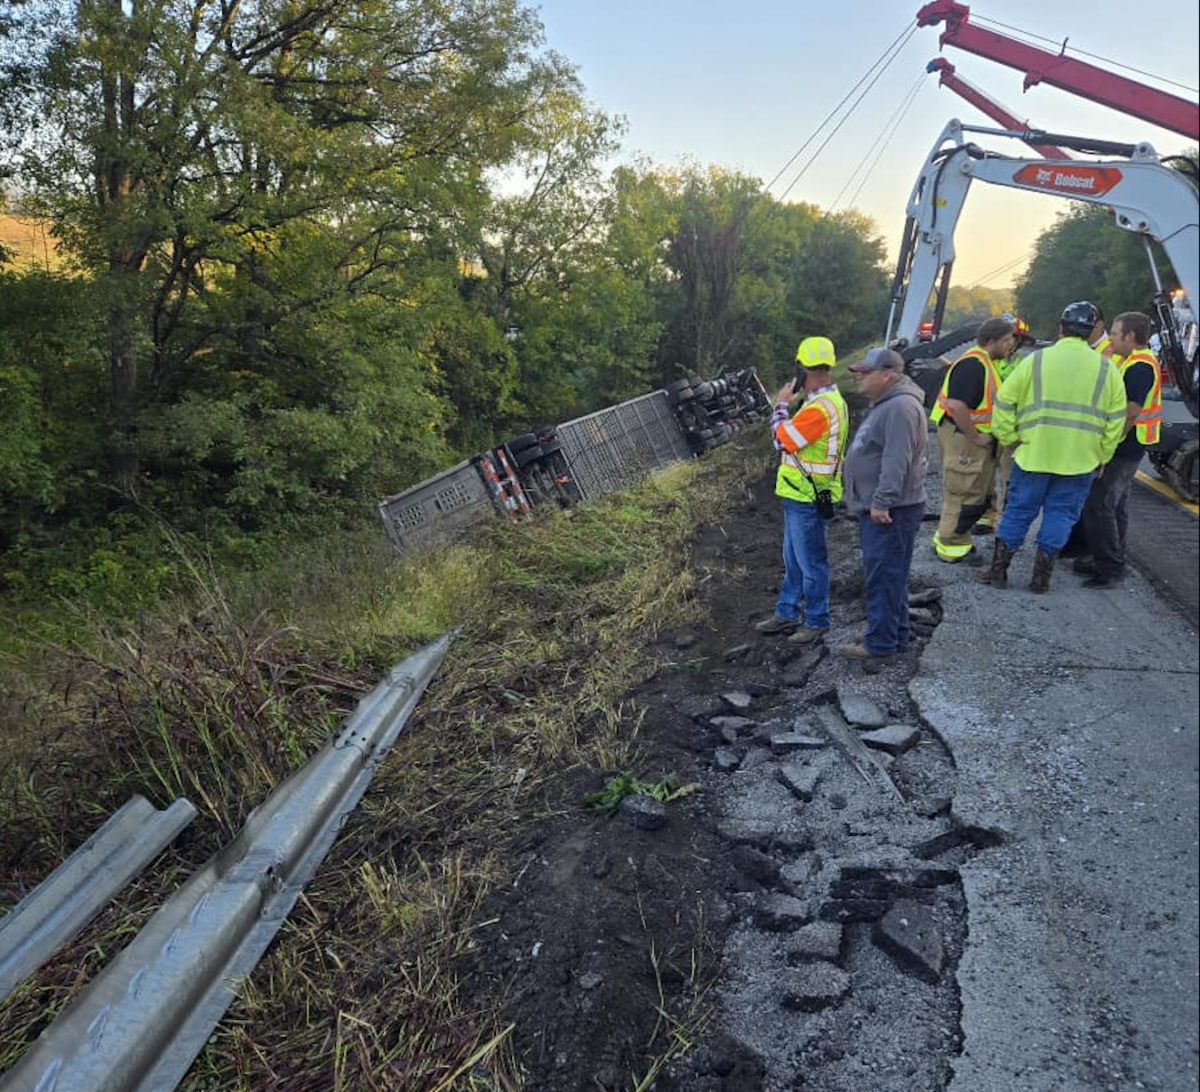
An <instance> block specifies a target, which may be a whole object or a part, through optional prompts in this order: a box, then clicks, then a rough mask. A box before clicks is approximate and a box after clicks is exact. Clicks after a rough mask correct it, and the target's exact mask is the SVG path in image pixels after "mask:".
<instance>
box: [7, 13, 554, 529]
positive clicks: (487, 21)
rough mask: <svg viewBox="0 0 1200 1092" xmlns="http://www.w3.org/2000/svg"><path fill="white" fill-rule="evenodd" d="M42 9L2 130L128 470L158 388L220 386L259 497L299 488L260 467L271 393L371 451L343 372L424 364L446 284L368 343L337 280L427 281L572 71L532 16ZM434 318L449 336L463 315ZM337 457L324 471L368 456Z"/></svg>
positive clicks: (164, 401) (390, 291) (379, 424)
mask: <svg viewBox="0 0 1200 1092" xmlns="http://www.w3.org/2000/svg"><path fill="white" fill-rule="evenodd" d="M32 11H33V13H34V15H35V17H34V18H31V19H29V20H28V22H27V23H26V24H25V34H26V38H27V40H26V41H24V42H21V43H12V45H13V46H17V45H19V47H20V48H19V49H18V48H12V49H10V50H9V52H8V57H7V62H6V64H5V71H4V87H5V91H6V94H5V95H4V101H5V104H6V107H7V119H6V120H8V122H9V125H10V130H9V131H16V130H17V129H18V128H19V127H20V128H23V131H24V132H26V133H32V134H33V135H32V136H31V137H30V138H29V139H26V140H24V141H22V142H21V143H20V144H18V145H17V146H16V147H15V148H14V149H13V150H12V154H13V157H14V159H15V162H16V163H17V164H18V166H19V169H20V172H21V175H22V177H23V178H24V179H26V180H27V181H28V182H29V184H31V185H32V187H33V191H34V197H33V205H34V207H38V208H40V209H41V210H42V211H43V212H44V213H45V214H46V215H47V216H49V217H50V218H51V219H53V221H54V222H55V224H56V226H57V228H58V230H59V232H60V234H61V235H62V237H63V238H64V240H65V241H66V242H67V244H68V245H69V247H70V249H71V251H72V252H73V253H74V254H75V255H76V256H77V260H78V264H79V267H80V269H81V270H82V271H84V272H86V273H87V274H88V275H89V276H90V277H92V278H93V279H94V280H95V281H96V283H97V284H98V286H99V288H100V292H101V298H102V300H103V306H104V308H105V312H106V317H107V333H108V357H109V371H110V377H111V391H112V394H111V399H110V404H109V407H108V409H109V416H110V424H111V427H112V429H113V431H114V441H113V445H112V449H113V453H114V454H115V455H116V456H117V468H118V470H119V471H120V473H121V475H122V477H124V478H125V479H127V480H128V479H129V478H130V477H131V476H134V475H136V473H137V472H138V470H139V468H140V465H141V459H142V458H143V457H145V456H147V455H151V456H152V455H154V454H155V453H156V452H157V450H158V448H157V447H155V448H154V450H150V451H147V450H143V448H144V446H145V445H144V443H143V439H142V437H143V436H144V435H145V434H147V433H149V434H153V433H154V431H155V430H156V429H158V431H160V432H161V431H162V429H163V428H169V427H170V422H171V421H172V420H174V417H173V415H171V414H169V413H168V414H167V415H166V418H167V423H166V424H163V423H159V422H157V418H158V417H159V416H160V411H161V410H162V409H164V408H165V407H171V406H175V405H179V404H182V403H183V402H184V400H185V399H187V398H188V397H189V396H190V395H194V394H197V393H201V394H202V395H203V397H204V399H206V400H208V401H209V402H211V401H212V400H213V399H214V398H224V399H229V400H231V402H230V404H231V407H232V408H233V409H235V410H236V411H237V412H238V413H239V414H240V415H241V416H242V417H243V418H244V419H245V421H246V422H247V424H248V426H250V425H251V424H252V425H253V427H255V428H256V429H257V430H258V431H259V432H260V433H261V435H259V436H258V437H256V438H255V439H254V441H253V443H251V444H250V445H249V447H247V446H245V445H235V447H233V448H228V447H227V448H225V450H226V451H227V452H230V453H232V454H234V457H235V458H240V457H241V456H242V455H244V456H245V462H246V465H245V466H244V467H243V470H244V471H245V472H246V473H250V474H252V475H254V476H257V477H258V478H260V479H261V480H262V483H263V485H262V489H261V490H260V491H258V492H257V493H255V492H254V491H253V490H252V491H251V493H252V494H253V495H254V496H255V497H256V503H257V502H262V501H264V500H265V498H266V497H267V496H268V495H269V494H275V495H277V496H278V497H279V499H280V502H281V504H280V507H281V508H282V507H290V505H291V503H292V502H293V500H294V499H295V497H296V496H298V495H299V493H301V492H302V491H303V490H304V488H305V487H306V485H308V484H309V481H308V479H306V477H305V475H303V474H299V475H292V476H291V479H290V480H288V481H283V480H280V481H278V482H274V483H270V482H268V481H267V479H268V478H270V477H271V475H272V471H273V470H278V469H280V468H281V467H282V466H283V465H284V464H293V465H294V462H295V460H293V459H292V458H291V457H290V456H288V455H287V454H286V452H279V451H278V450H277V449H278V447H279V445H280V439H279V436H280V430H279V429H278V428H276V427H275V425H274V424H272V422H276V421H278V420H279V417H278V414H279V413H280V411H281V410H282V409H286V410H288V411H293V410H298V409H300V408H303V409H304V411H305V415H304V418H303V420H304V421H305V422H306V425H307V427H308V432H307V433H306V434H305V435H307V436H309V437H312V436H314V435H315V433H314V432H313V431H312V430H313V429H314V428H316V425H315V422H316V420H317V418H319V417H326V418H327V421H325V422H324V424H323V425H322V426H321V428H320V429H317V431H318V432H320V433H322V434H323V435H325V436H326V437H327V438H328V437H329V436H330V434H331V433H332V432H336V431H337V430H338V429H343V428H344V429H346V431H347V435H346V437H345V440H346V447H347V449H348V450H358V451H360V452H365V451H366V450H367V448H368V447H369V445H365V443H364V435H363V432H362V428H363V426H364V422H363V421H362V420H361V414H362V413H364V412H366V413H369V412H370V411H369V409H367V408H365V407H370V406H371V405H379V406H380V409H382V408H384V406H386V405H388V404H387V402H386V401H385V402H384V403H383V404H380V403H378V402H377V401H376V400H375V399H373V398H372V397H369V396H366V393H365V391H363V390H359V391H357V392H355V391H349V390H347V387H348V386H352V385H353V384H354V383H355V382H356V381H359V382H365V381H367V380H369V379H370V378H372V377H374V378H375V379H376V380H379V381H382V382H383V383H384V384H385V385H395V386H404V387H411V386H413V385H414V384H417V385H418V386H422V387H424V388H425V390H426V391H427V392H434V391H436V390H437V389H438V378H437V376H436V374H435V373H436V370H437V367H438V364H439V356H440V355H441V354H440V346H439V340H438V339H439V337H441V336H444V323H445V322H446V320H447V319H448V318H452V317H453V315H454V312H453V309H448V308H443V309H440V310H439V311H437V313H436V314H435V315H434V316H431V317H433V319H434V322H435V326H434V328H433V329H422V330H417V331H412V330H410V331H409V333H410V334H412V335H413V336H411V338H410V345H412V346H413V348H414V350H415V351H411V352H409V353H404V354H400V355H399V356H398V355H397V354H395V353H394V352H384V353H381V354H379V358H378V359H376V360H375V361H374V362H373V363H372V365H371V366H369V367H364V366H363V363H364V362H363V361H362V358H361V357H362V352H363V351H364V350H365V351H368V352H370V351H371V346H372V345H374V344H378V343H377V342H373V341H372V340H371V338H370V337H369V336H363V337H359V338H358V339H357V340H358V342H359V344H358V348H357V352H355V351H350V352H347V351H344V349H343V347H342V345H341V342H342V340H343V337H344V333H345V331H344V328H343V327H342V326H341V324H340V322H339V321H338V320H339V319H343V318H345V317H348V316H347V312H346V311H345V310H342V308H344V307H345V306H346V301H350V300H358V299H367V298H375V299H377V300H381V301H385V302H386V303H387V304H389V305H390V306H392V307H395V308H397V309H403V308H406V307H419V306H420V303H421V301H422V299H423V297H424V296H425V295H426V292H425V290H424V289H425V286H424V284H423V281H424V278H425V276H426V275H427V272H428V269H429V265H430V261H431V260H434V261H436V259H437V257H438V256H439V255H440V256H441V257H442V259H443V261H445V260H446V256H447V255H449V254H453V252H454V250H455V249H456V245H455V244H456V239H455V234H454V225H455V221H456V220H460V219H461V218H462V216H463V215H464V213H466V214H469V213H470V210H471V209H472V207H473V206H476V205H478V203H479V199H480V198H479V195H480V189H481V187H480V179H481V175H482V173H483V172H484V171H485V170H487V169H489V168H492V167H495V166H498V165H501V164H503V163H505V162H506V161H507V160H508V159H509V158H510V157H511V156H512V155H514V154H515V153H517V152H519V151H520V149H521V148H522V145H523V142H525V141H529V142H536V141H537V139H538V137H539V130H540V125H541V121H540V119H541V116H542V115H543V114H545V113H554V112H556V111H559V110H561V109H563V107H562V105H561V103H562V100H563V99H564V98H566V99H568V100H569V99H570V97H571V95H572V94H573V93H574V88H573V85H572V84H571V82H570V79H569V72H568V71H567V70H566V69H565V68H564V66H562V65H561V63H560V62H558V61H557V60H556V59H555V58H553V57H549V58H546V57H539V56H538V55H537V54H536V52H535V48H536V46H537V44H538V42H539V36H540V27H539V25H538V24H537V22H536V20H535V19H534V18H533V17H532V15H531V14H530V13H529V12H528V11H526V10H523V9H521V8H519V7H518V6H517V5H516V4H515V3H512V2H509V0H453V2H449V3H446V2H442V0H411V2H407V3H398V2H395V0H302V2H301V3H299V4H296V3H293V2H292V0H287V2H286V3H284V2H280V0H253V2H250V0H244V2H242V3H240V4H235V5H231V6H217V7H213V6H211V5H208V4H206V3H203V2H202V0H193V2H183V0H181V2H177V3H171V4H165V5H151V4H142V3H132V4H128V3H122V2H121V0H86V2H85V0H81V2H80V3H78V4H77V5H71V4H66V3H62V4H60V5H58V6H57V7H55V6H50V7H49V8H44V9H43V8H36V9H32ZM27 58H28V59H27ZM451 260H452V259H451ZM435 294H436V293H435ZM354 314H355V316H356V317H358V316H359V315H360V314H361V313H360V312H355V313H354ZM372 321H375V317H374V316H373V315H372V316H369V318H368V323H367V324H368V326H369V325H370V323H371V322H372ZM414 324H415V323H414V322H413V321H412V319H411V318H410V321H409V323H408V325H409V326H410V327H411V326H413V325H414ZM439 325H440V326H441V327H442V328H441V330H439V329H438V328H437V327H438V326H439ZM364 333H366V334H368V335H369V333H370V331H369V330H368V331H365V332H364ZM446 340H447V341H448V342H449V346H450V347H449V350H448V353H447V357H448V359H450V360H452V359H453V353H454V349H455V346H456V345H457V344H461V343H462V342H463V341H464V333H463V332H461V331H457V330H456V331H453V332H452V334H451V336H450V337H449V338H448V339H446ZM465 340H467V341H468V342H469V341H470V340H471V338H470V334H469V331H468V332H466V334H465ZM486 340H487V339H486V337H485V338H484V341H486ZM422 350H423V351H424V352H423V356H424V358H423V359H422ZM317 362H319V363H317ZM314 363H317V366H316V367H313V365H314ZM393 369H394V370H393ZM198 380H199V382H198ZM445 381H446V377H445V375H443V376H442V377H441V382H443V383H444V382H445ZM214 384H215V385H216V387H217V388H218V389H217V390H214V389H213V386H214ZM347 400H349V401H352V402H354V403H355V404H356V405H357V406H358V407H359V409H358V413H357V414H355V413H347V412H346V410H347V406H346V404H345V403H346V401H347ZM389 408H390V407H389ZM295 423H296V422H295V421H293V424H295ZM370 429H378V430H385V429H386V425H385V423H384V422H383V421H380V420H375V421H372V422H370V423H369V426H368V431H369V430H370ZM284 431H286V430H284ZM434 434H435V435H436V433H434ZM299 440H300V437H297V438H296V442H299ZM330 442H333V441H332V440H330ZM152 446H153V445H152ZM318 461H319V460H318ZM335 463H336V464H337V465H336V466H330V467H326V466H324V464H322V466H321V472H320V473H319V474H318V478H317V480H318V483H319V482H320V480H322V479H324V477H325V474H326V472H333V473H334V474H335V475H340V474H347V473H350V472H351V471H352V470H353V469H354V466H353V465H351V464H358V465H359V466H361V464H362V459H361V458H360V459H355V458H354V457H352V456H350V457H348V459H339V460H335Z"/></svg>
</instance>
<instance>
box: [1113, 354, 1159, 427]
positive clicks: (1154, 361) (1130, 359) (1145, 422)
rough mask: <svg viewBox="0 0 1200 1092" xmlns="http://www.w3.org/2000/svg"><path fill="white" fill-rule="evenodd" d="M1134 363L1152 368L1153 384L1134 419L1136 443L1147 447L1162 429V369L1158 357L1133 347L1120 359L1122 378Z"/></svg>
mask: <svg viewBox="0 0 1200 1092" xmlns="http://www.w3.org/2000/svg"><path fill="white" fill-rule="evenodd" d="M1135 364H1149V365H1150V367H1151V368H1153V369H1154V386H1153V387H1151V388H1150V391H1149V393H1148V394H1147V395H1146V398H1145V401H1143V402H1142V411H1141V413H1139V414H1138V415H1137V417H1136V419H1135V421H1134V432H1135V433H1136V434H1137V441H1138V443H1139V444H1141V445H1142V446H1143V447H1148V446H1149V445H1151V444H1157V443H1158V438H1159V435H1160V434H1161V431H1162V371H1161V370H1160V369H1159V366H1158V358H1157V357H1156V356H1155V355H1154V354H1153V353H1152V352H1151V351H1150V350H1149V349H1134V350H1133V352H1132V353H1130V354H1129V355H1128V356H1127V357H1125V358H1124V359H1123V360H1122V361H1121V364H1120V368H1121V376H1122V378H1124V375H1125V372H1126V371H1128V370H1129V369H1130V368H1132V367H1133V366H1134V365H1135Z"/></svg>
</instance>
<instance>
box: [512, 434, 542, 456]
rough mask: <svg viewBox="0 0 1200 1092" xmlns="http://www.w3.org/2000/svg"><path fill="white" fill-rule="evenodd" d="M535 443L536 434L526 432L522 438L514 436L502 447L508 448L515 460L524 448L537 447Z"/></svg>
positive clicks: (536, 439)
mask: <svg viewBox="0 0 1200 1092" xmlns="http://www.w3.org/2000/svg"><path fill="white" fill-rule="evenodd" d="M537 442H538V437H537V433H536V432H527V433H525V435H524V436H514V437H513V438H512V439H511V440H509V441H508V442H507V443H506V444H505V445H504V446H505V447H507V448H508V450H509V452H511V454H512V456H513V458H514V459H515V458H516V457H517V454H518V452H521V451H524V450H525V449H526V448H530V447H537Z"/></svg>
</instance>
